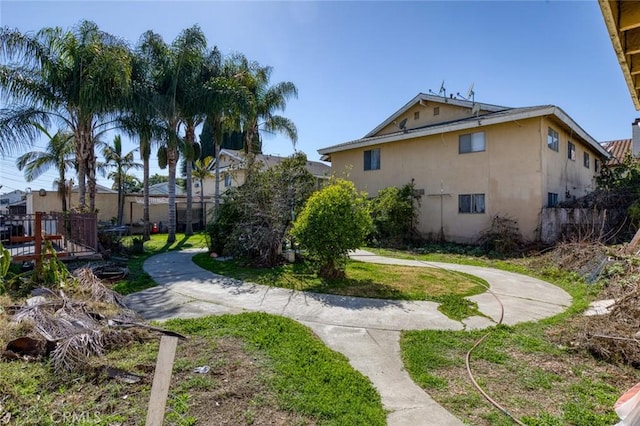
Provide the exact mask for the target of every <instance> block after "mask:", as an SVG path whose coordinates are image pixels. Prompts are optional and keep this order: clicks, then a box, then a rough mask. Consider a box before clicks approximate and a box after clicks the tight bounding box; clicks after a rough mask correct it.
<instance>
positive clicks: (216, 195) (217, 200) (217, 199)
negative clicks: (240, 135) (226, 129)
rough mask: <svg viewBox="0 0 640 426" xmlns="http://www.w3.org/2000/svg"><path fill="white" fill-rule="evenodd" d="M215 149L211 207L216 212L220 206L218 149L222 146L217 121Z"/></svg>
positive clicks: (220, 129) (220, 131) (220, 126)
mask: <svg viewBox="0 0 640 426" xmlns="http://www.w3.org/2000/svg"><path fill="white" fill-rule="evenodd" d="M215 129H216V130H215V136H214V137H215V141H214V146H215V151H216V171H215V189H214V192H213V194H214V200H213V207H214V211H215V213H216V214H217V213H218V207H220V149H221V148H222V125H221V124H220V123H218V125H217V126H216V127H215Z"/></svg>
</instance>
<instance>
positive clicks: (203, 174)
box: [193, 155, 213, 228]
mask: <svg viewBox="0 0 640 426" xmlns="http://www.w3.org/2000/svg"><path fill="white" fill-rule="evenodd" d="M212 163H213V157H212V156H210V155H209V156H207V157H204V158H203V159H199V158H198V159H197V160H196V161H195V162H194V164H193V177H195V178H196V179H198V180H199V181H200V212H201V214H202V226H203V228H204V227H205V226H206V224H207V219H206V217H207V215H206V214H205V211H204V180H205V179H206V178H208V177H211V176H212V173H211V165H212Z"/></svg>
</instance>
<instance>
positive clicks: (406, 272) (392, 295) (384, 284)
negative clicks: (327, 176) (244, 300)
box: [193, 253, 486, 301]
mask: <svg viewBox="0 0 640 426" xmlns="http://www.w3.org/2000/svg"><path fill="white" fill-rule="evenodd" d="M193 261H194V262H195V263H196V264H197V265H198V266H200V267H202V268H204V269H207V270H209V271H212V272H215V273H218V274H221V275H225V276H229V277H233V278H236V279H240V280H244V281H249V282H252V283H256V284H262V285H268V286H273V287H282V288H290V289H293V290H302V291H313V292H318V293H329V294H338V295H342V296H357V297H372V298H378V299H392V300H398V299H405V300H434V301H441V300H442V298H443V297H445V296H448V295H455V296H459V297H464V296H470V295H474V294H478V293H482V292H484V291H485V287H484V285H486V281H484V280H482V279H480V278H478V277H474V276H471V275H467V274H462V273H458V272H451V271H445V270H442V269H436V268H421V267H410V266H397V265H377V264H373V263H365V262H357V261H349V262H348V264H347V270H346V273H347V278H346V279H339V280H324V279H321V278H318V277H317V276H316V275H315V273H313V272H312V271H311V270H310V269H309V268H308V267H307V266H306V265H304V264H298V263H296V264H287V265H282V266H278V267H275V268H253V267H248V266H244V265H243V264H242V263H241V262H239V261H234V260H228V261H224V262H222V261H218V260H215V259H212V258H211V257H209V256H208V255H207V254H206V253H201V254H197V255H196V256H194V258H193Z"/></svg>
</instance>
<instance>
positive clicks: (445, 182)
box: [318, 94, 609, 242]
mask: <svg viewBox="0 0 640 426" xmlns="http://www.w3.org/2000/svg"><path fill="white" fill-rule="evenodd" d="M318 152H319V153H320V154H321V155H322V159H323V160H328V161H331V167H332V171H333V173H334V174H336V175H338V176H340V175H344V176H347V177H348V179H350V180H351V181H353V182H354V183H355V185H356V186H357V187H358V189H360V190H364V191H366V192H368V193H369V195H370V196H375V195H376V194H377V193H378V191H380V190H381V189H383V188H386V187H389V186H397V187H400V186H402V185H405V184H407V183H409V182H411V181H412V180H413V181H414V183H415V188H416V191H417V193H418V194H420V195H421V201H420V207H419V223H418V230H419V231H420V232H421V233H422V234H424V235H425V236H431V237H434V238H435V237H441V238H445V239H447V240H451V241H458V242H474V241H475V240H476V239H477V238H478V236H479V234H480V233H481V232H482V231H483V230H485V229H487V228H488V227H489V226H490V223H491V220H492V218H493V217H495V216H508V217H511V218H513V219H516V220H517V221H518V225H519V228H520V232H521V233H522V235H523V237H525V238H526V239H529V240H533V239H538V238H540V225H541V223H540V222H541V220H540V217H541V211H542V209H543V208H544V207H553V206H555V205H557V204H558V203H559V202H561V201H564V200H567V199H573V198H574V197H581V196H584V195H586V194H587V193H589V192H591V191H592V190H593V189H595V177H596V176H597V175H598V173H599V169H600V166H601V164H602V162H603V161H606V159H607V158H608V156H609V155H608V153H607V152H606V151H605V149H604V148H603V147H602V146H600V144H598V143H597V142H596V141H595V140H594V139H593V138H592V137H591V136H590V135H589V134H588V133H587V132H585V131H584V130H583V129H582V128H581V127H580V126H579V125H578V124H577V123H576V122H575V121H573V119H571V117H569V116H568V115H567V114H566V113H565V112H564V111H563V110H562V109H560V108H558V107H557V106H553V105H543V106H534V107H525V108H508V107H504V106H498V105H489V104H483V103H478V102H472V101H466V100H459V99H455V98H443V97H439V96H433V95H427V94H419V95H417V96H416V97H415V98H413V99H412V100H411V101H409V102H408V103H407V104H406V105H404V106H403V107H402V108H400V109H399V110H398V111H396V112H395V113H394V114H392V115H391V116H390V117H389V118H387V119H386V120H385V121H383V122H382V123H381V124H380V125H379V126H377V127H376V128H375V129H373V130H372V131H371V132H369V133H367V134H366V135H365V136H364V137H363V138H362V139H357V140H353V141H349V142H345V143H341V144H339V145H334V146H330V147H327V148H323V149H320V150H318Z"/></svg>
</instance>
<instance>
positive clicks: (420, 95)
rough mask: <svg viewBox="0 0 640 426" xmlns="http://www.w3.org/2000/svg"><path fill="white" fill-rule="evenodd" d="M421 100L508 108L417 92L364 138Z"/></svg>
mask: <svg viewBox="0 0 640 426" xmlns="http://www.w3.org/2000/svg"><path fill="white" fill-rule="evenodd" d="M422 102H435V103H441V104H447V105H454V106H459V107H463V108H469V109H471V108H473V106H474V105H478V106H479V107H480V110H482V111H489V112H497V111H503V110H506V109H509V107H506V106H500V105H492V104H484V103H482V102H472V101H466V100H463V99H456V98H445V97H443V96H436V95H428V94H426V93H418V94H417V95H416V96H415V97H414V98H413V99H411V100H410V101H409V102H407V103H406V104H405V105H404V106H403V107H402V108H400V109H399V110H398V111H396V112H394V113H393V114H391V116H390V117H389V118H387V119H386V120H385V121H383V122H382V123H380V124H379V125H378V126H377V127H376V128H375V129H373V130H372V131H370V132H369V133H367V134H366V135H364V138H369V137H372V136H374V135H375V134H377V133H378V132H379V131H380V130H382V129H384V128H385V127H387V126H388V125H389V124H391V123H393V122H394V121H395V120H397V119H398V118H399V117H400V116H402V115H403V114H404V113H405V112H407V111H408V110H409V109H410V108H411V107H413V106H414V105H415V104H417V103H420V104H422ZM364 138H363V139H364Z"/></svg>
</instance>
